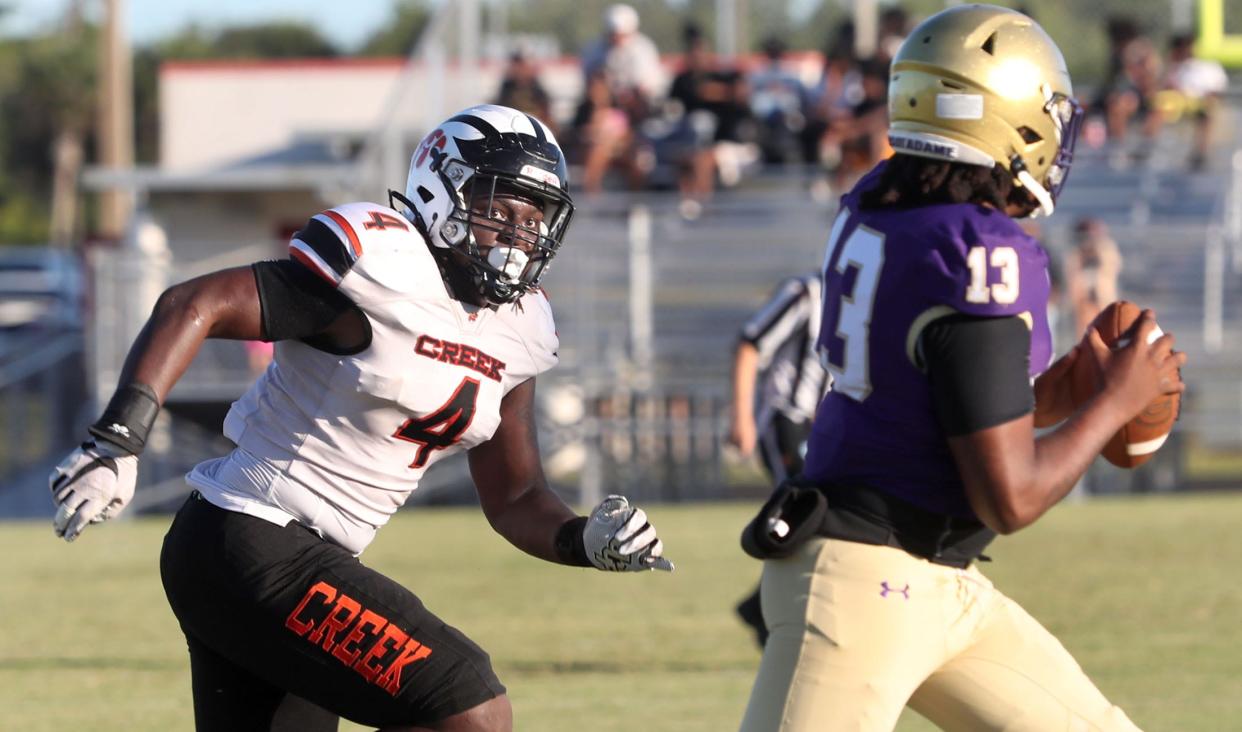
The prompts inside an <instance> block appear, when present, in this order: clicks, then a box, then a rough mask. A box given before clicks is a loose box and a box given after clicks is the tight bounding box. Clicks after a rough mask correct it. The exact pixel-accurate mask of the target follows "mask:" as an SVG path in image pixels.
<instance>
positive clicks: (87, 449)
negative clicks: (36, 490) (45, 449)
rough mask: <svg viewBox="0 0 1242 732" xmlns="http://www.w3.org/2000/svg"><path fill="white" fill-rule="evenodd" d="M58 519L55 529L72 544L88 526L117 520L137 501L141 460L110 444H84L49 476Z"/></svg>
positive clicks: (53, 525) (58, 534)
mask: <svg viewBox="0 0 1242 732" xmlns="http://www.w3.org/2000/svg"><path fill="white" fill-rule="evenodd" d="M47 482H48V486H49V487H50V488H51V490H52V500H53V501H55V503H56V515H55V516H54V517H53V518H52V528H53V529H55V530H56V535H57V536H59V537H61V538H63V539H64V540H65V541H73V540H74V539H76V538H78V534H81V533H82V530H83V529H85V528H86V527H87V525H88V524H97V523H100V522H101V521H107V520H108V519H110V518H115V517H116V516H117V515H118V514H120V513H121V511H123V510H124V509H125V505H126V504H127V503H129V501H130V499H131V498H133V497H134V485H135V484H136V483H137V482H138V457H137V456H136V455H130V454H128V453H126V452H125V451H124V450H122V449H120V448H119V447H116V446H114V445H112V444H110V443H107V442H102V441H101V442H98V443H96V442H94V441H91V442H84V443H82V446H81V447H79V448H78V449H76V450H74V451H73V452H71V453H70V454H69V457H67V458H65V459H64V460H62V461H61V462H60V465H57V466H56V467H55V468H53V469H52V474H51V475H50V476H48V481H47Z"/></svg>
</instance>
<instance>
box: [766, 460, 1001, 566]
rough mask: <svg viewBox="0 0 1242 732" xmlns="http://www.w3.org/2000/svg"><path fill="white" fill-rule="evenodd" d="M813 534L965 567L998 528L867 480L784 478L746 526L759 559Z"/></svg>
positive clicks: (776, 555)
mask: <svg viewBox="0 0 1242 732" xmlns="http://www.w3.org/2000/svg"><path fill="white" fill-rule="evenodd" d="M812 536H822V537H827V538H830V539H842V540H844V541H854V542H858V543H860V544H873V545H878V546H891V547H896V548H898V549H901V550H903V551H905V552H908V553H910V554H913V555H915V556H917V557H922V558H923V559H926V560H928V561H930V562H935V563H936V564H943V565H946V566H950V567H959V568H965V567H968V566H969V565H970V563H971V562H973V561H975V560H976V559H985V560H986V559H987V557H985V556H983V549H984V548H985V547H986V546H987V545H988V544H989V543H990V542H991V541H992V539H994V538H995V537H996V533H995V532H993V531H992V530H991V529H989V528H987V527H986V526H984V525H983V524H982V523H981V522H980V521H978V520H977V519H973V518H960V517H956V516H946V515H945V514H941V513H936V512H934V511H928V510H926V509H923V508H919V507H918V506H915V505H913V504H911V503H909V502H907V501H903V500H901V499H900V498H894V497H893V496H890V495H888V494H886V493H883V492H881V491H878V490H875V489H873V488H867V487H863V486H843V485H816V484H813V483H806V482H803V481H801V480H799V479H796V478H795V479H792V480H787V481H785V482H784V483H782V484H781V485H780V486H779V487H778V488H777V489H776V491H775V492H774V493H773V494H772V497H771V498H769V499H768V501H767V502H766V503H765V504H764V505H763V508H761V509H760V510H759V513H758V515H756V516H755V518H754V519H752V520H751V522H750V523H749V524H747V526H746V528H745V529H743V530H742V548H743V549H744V550H745V551H746V553H747V554H749V555H751V556H752V557H755V558H757V559H780V558H783V557H787V556H789V555H791V554H793V552H794V551H795V550H796V549H797V548H798V547H799V546H801V545H802V544H803V543H804V542H805V541H806V540H807V539H809V538H811V537H812Z"/></svg>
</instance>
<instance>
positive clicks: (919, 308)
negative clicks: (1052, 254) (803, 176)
mask: <svg viewBox="0 0 1242 732" xmlns="http://www.w3.org/2000/svg"><path fill="white" fill-rule="evenodd" d="M882 169H883V163H881V165H880V166H879V167H877V168H876V169H875V170H873V171H872V172H871V173H869V174H868V175H867V176H866V177H865V178H864V179H863V180H862V181H860V182H859V184H858V185H857V186H856V187H855V188H854V190H853V191H851V192H850V193H849V194H847V195H846V196H845V197H844V198H843V199H842V208H841V213H840V214H839V215H838V216H837V219H836V222H835V223H834V224H833V226H832V233H831V234H830V235H829V239H828V251H827V254H826V256H825V259H824V301H823V320H822V321H821V322H822V327H821V330H820V334H819V340H818V342H817V345H818V348H819V352H820V357H821V358H822V359H823V360H824V361H825V364H826V365H827V366H828V369H829V370H830V371H831V372H832V376H833V386H832V391H831V392H829V393H828V395H827V396H825V397H824V400H823V401H822V402H821V403H820V406H819V411H818V412H817V414H816V417H815V424H814V429H813V431H812V434H811V439H810V442H809V444H808V446H807V458H806V467H805V469H804V471H803V472H804V475H805V476H806V477H807V478H809V479H810V480H813V481H816V482H836V483H842V484H848V485H865V486H869V487H871V488H874V489H877V490H880V491H883V492H885V493H888V494H890V495H893V496H895V497H897V498H901V499H904V500H906V501H909V502H910V503H913V504H915V505H917V506H920V507H922V508H925V509H927V510H931V511H936V512H938V513H943V514H950V515H955V516H962V517H970V516H973V515H974V512H973V511H972V510H971V508H970V504H969V503H968V502H967V500H966V493H965V490H964V488H963V486H962V480H961V478H960V477H959V475H958V470H957V465H956V463H955V462H954V460H953V456H952V454H951V453H950V452H949V444H948V441H947V440H946V438H945V435H944V432H943V431H942V430H941V428H940V424H939V422H938V421H937V419H936V415H935V413H934V411H933V409H932V397H931V389H930V386H929V384H928V380H927V375H926V374H925V373H924V372H923V371H922V370H921V369H920V368H919V366H917V365H916V359H917V358H918V356H917V353H916V351H917V348H918V337H919V334H920V333H921V332H922V330H923V328H924V327H926V325H927V324H928V323H930V322H931V321H933V320H935V319H936V318H938V317H942V316H944V315H948V314H950V313H954V312H958V313H966V314H969V315H980V316H1007V315H1017V316H1020V317H1021V318H1022V319H1023V320H1024V321H1026V323H1027V325H1029V326H1030V328H1031V350H1030V355H1031V361H1030V363H1031V376H1035V375H1036V374H1038V373H1039V372H1041V371H1043V370H1044V369H1045V368H1047V367H1048V364H1049V363H1050V362H1051V360H1052V335H1051V333H1050V331H1049V329H1048V317H1047V305H1048V288H1049V280H1048V254H1047V252H1045V251H1044V249H1043V247H1041V246H1040V244H1039V242H1037V241H1036V240H1035V239H1033V238H1031V237H1030V236H1028V235H1027V234H1026V233H1025V232H1023V231H1022V229H1021V228H1020V227H1019V226H1018V224H1017V223H1016V222H1014V221H1013V219H1010V218H1009V217H1008V216H1006V215H1004V214H1003V213H1001V212H999V211H995V210H992V209H988V208H984V207H982V206H976V205H974V204H938V205H931V206H923V207H918V208H910V209H876V210H868V211H862V210H860V209H859V204H858V201H859V194H860V192H861V191H863V190H866V189H867V188H869V187H870V186H872V185H874V184H875V183H876V182H877V181H878V178H879V172H880V171H881V170H882Z"/></svg>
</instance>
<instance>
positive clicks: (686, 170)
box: [669, 24, 750, 219]
mask: <svg viewBox="0 0 1242 732" xmlns="http://www.w3.org/2000/svg"><path fill="white" fill-rule="evenodd" d="M683 38H684V41H685V49H686V53H685V68H684V69H683V70H682V71H681V73H679V74H678V75H677V76H676V77H675V78H674V79H673V84H672V86H671V87H670V88H669V99H670V100H671V101H674V102H676V103H677V104H678V106H680V107H681V110H682V122H681V126H680V131H679V132H678V134H680V135H686V136H688V137H689V138H690V139H691V144H690V145H688V146H687V147H686V148H685V149H684V150H683V152H682V154H681V158H680V160H679V161H678V162H679V167H680V169H681V173H680V175H679V176H678V190H679V191H680V192H681V196H682V201H681V213H682V215H683V216H685V217H686V218H688V219H694V218H697V217H698V215H699V213H700V212H701V211H702V205H703V203H704V202H706V201H707V199H709V198H710V197H711V194H712V190H713V188H714V187H715V179H716V176H717V175H719V177H720V180H721V182H722V183H724V184H725V185H733V184H735V183H737V181H738V178H739V177H740V161H739V155H740V153H739V152H738V151H737V150H736V148H735V146H737V145H740V144H741V143H743V142H745V141H746V140H747V138H748V137H750V134H749V133H748V132H747V130H746V128H747V126H748V125H749V123H750V110H749V104H748V99H749V87H748V85H747V83H746V77H745V76H743V75H742V73H741V72H740V71H739V70H738V69H737V68H735V67H733V66H730V65H726V64H722V63H720V62H719V61H718V60H717V59H716V55H715V54H714V53H713V52H712V50H711V48H710V47H709V46H708V44H707V41H706V39H705V38H704V37H703V32H702V30H701V29H700V28H699V27H698V26H696V25H693V24H688V25H687V26H686V28H685V30H684V32H683Z"/></svg>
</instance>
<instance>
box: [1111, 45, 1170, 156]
mask: <svg viewBox="0 0 1242 732" xmlns="http://www.w3.org/2000/svg"><path fill="white" fill-rule="evenodd" d="M1120 62H1121V75H1120V77H1119V78H1118V79H1117V80H1116V82H1115V84H1113V86H1112V88H1111V89H1110V91H1109V93H1108V95H1107V97H1106V98H1105V116H1106V122H1107V125H1108V138H1109V140H1111V141H1112V142H1114V143H1115V144H1116V145H1117V146H1118V147H1117V149H1116V151H1115V152H1116V153H1117V154H1116V155H1115V156H1114V162H1115V163H1124V162H1125V158H1124V156H1123V155H1124V152H1125V151H1124V148H1122V147H1121V145H1123V144H1124V142H1125V140H1126V136H1127V133H1128V131H1129V127H1130V125H1131V123H1132V122H1134V121H1138V122H1139V123H1140V124H1141V125H1142V134H1143V141H1142V143H1141V144H1140V145H1139V146H1138V147H1135V148H1134V149H1133V150H1130V151H1129V154H1130V156H1131V157H1132V158H1134V159H1138V160H1142V159H1144V158H1146V157H1147V153H1148V151H1149V150H1150V149H1151V146H1152V143H1153V141H1154V139H1155V137H1156V135H1157V134H1158V133H1159V132H1160V127H1161V126H1162V125H1163V123H1164V116H1163V112H1162V110H1161V109H1160V106H1159V105H1158V104H1157V103H1156V95H1157V93H1158V92H1159V91H1160V88H1161V84H1162V71H1161V67H1162V63H1161V61H1160V55H1159V54H1158V53H1156V47H1155V45H1154V44H1153V43H1152V42H1151V40H1150V39H1148V38H1146V37H1144V36H1139V37H1137V38H1134V39H1132V40H1131V41H1129V42H1128V43H1126V44H1125V45H1124V46H1122V48H1121V59H1120Z"/></svg>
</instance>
